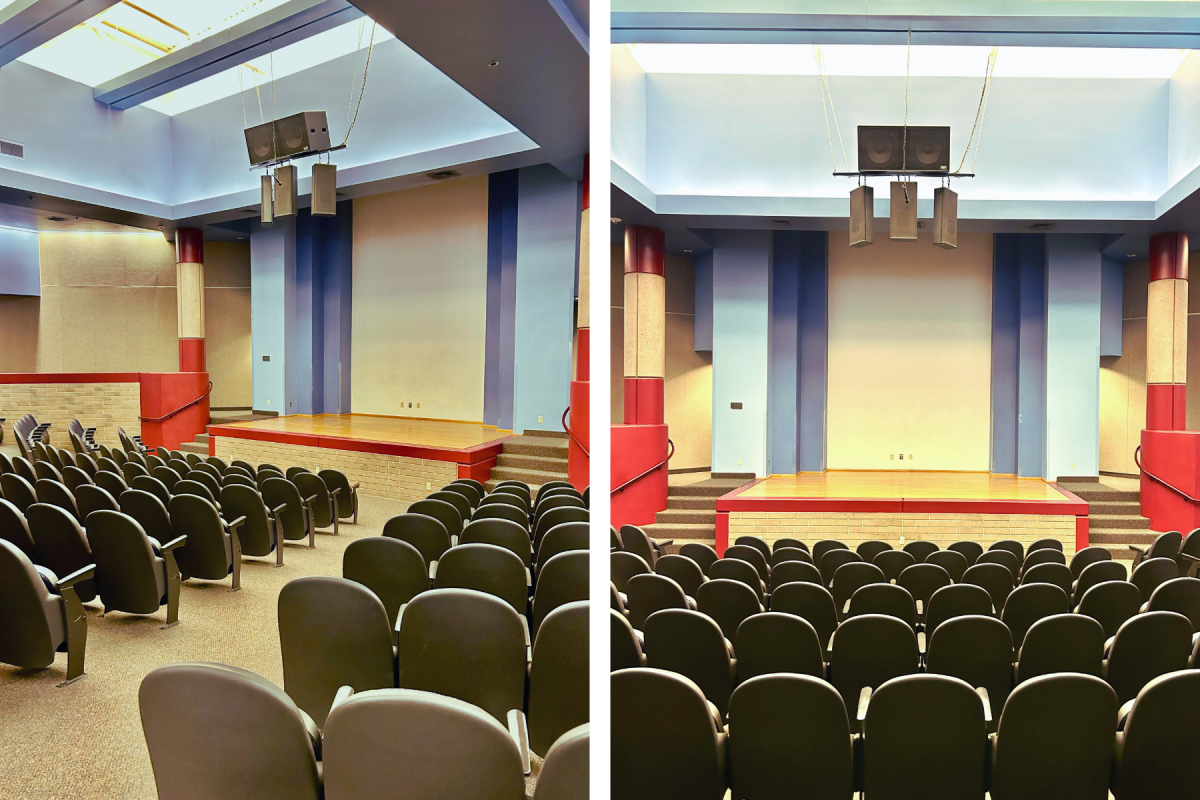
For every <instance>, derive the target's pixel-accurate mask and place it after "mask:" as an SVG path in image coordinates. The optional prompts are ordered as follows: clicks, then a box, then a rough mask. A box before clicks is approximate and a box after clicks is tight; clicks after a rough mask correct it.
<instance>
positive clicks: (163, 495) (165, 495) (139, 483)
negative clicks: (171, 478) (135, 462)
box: [129, 475, 178, 503]
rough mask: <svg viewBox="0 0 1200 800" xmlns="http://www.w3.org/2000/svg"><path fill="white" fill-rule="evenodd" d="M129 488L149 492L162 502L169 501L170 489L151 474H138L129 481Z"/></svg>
mask: <svg viewBox="0 0 1200 800" xmlns="http://www.w3.org/2000/svg"><path fill="white" fill-rule="evenodd" d="M176 483H178V481H176ZM129 488H131V489H138V490H139V491H143V492H149V493H150V494H152V495H154V496H155V497H157V498H158V499H159V500H161V501H162V502H163V503H169V502H171V491H170V490H169V489H168V488H167V485H166V484H165V483H163V482H162V481H160V480H159V479H158V478H155V477H154V476H152V475H138V476H137V477H136V478H134V479H133V480H132V481H130V482H129Z"/></svg>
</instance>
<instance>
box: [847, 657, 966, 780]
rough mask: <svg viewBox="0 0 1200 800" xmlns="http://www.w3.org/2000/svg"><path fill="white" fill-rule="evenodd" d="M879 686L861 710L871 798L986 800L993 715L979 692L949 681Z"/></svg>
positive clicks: (916, 678) (907, 679) (916, 679)
mask: <svg viewBox="0 0 1200 800" xmlns="http://www.w3.org/2000/svg"><path fill="white" fill-rule="evenodd" d="M839 637H840V634H839ZM866 685H868V686H870V685H871V684H866ZM874 686H875V688H874V690H873V691H872V692H871V693H870V696H869V697H868V698H867V699H866V703H865V705H866V709H865V714H864V713H862V709H861V707H860V716H861V717H862V718H863V721H862V728H863V737H862V741H863V792H864V794H865V796H866V797H870V798H872V799H873V800H878V798H884V799H885V800H886V799H888V798H894V799H895V800H926V799H927V798H979V800H982V798H983V796H984V758H985V754H986V752H987V731H986V719H987V717H988V713H987V710H986V706H985V704H984V701H983V700H982V699H981V698H980V696H979V695H978V694H977V693H976V692H975V690H974V688H972V687H971V686H970V685H968V684H967V683H966V682H964V681H961V680H958V679H957V678H950V677H946V676H944V675H906V676H903V677H897V678H894V679H892V680H888V681H887V682H885V683H883V684H882V685H879V684H875V685H874ZM843 697H844V695H843ZM855 706H856V707H859V704H858V703H857V702H856V703H855Z"/></svg>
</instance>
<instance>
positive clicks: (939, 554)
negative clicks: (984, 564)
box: [925, 550, 971, 583]
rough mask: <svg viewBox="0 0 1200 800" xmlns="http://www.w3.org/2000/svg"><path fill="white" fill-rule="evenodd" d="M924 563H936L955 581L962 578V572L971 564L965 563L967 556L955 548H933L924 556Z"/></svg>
mask: <svg viewBox="0 0 1200 800" xmlns="http://www.w3.org/2000/svg"><path fill="white" fill-rule="evenodd" d="M925 563H926V564H937V565H938V566H939V567H941V568H942V569H944V570H946V572H948V573H949V574H950V580H952V581H954V582H955V583H958V582H959V581H961V580H962V576H963V573H964V572H966V571H967V569H968V568H969V567H970V566H971V565H970V564H968V563H967V557H966V556H964V555H963V554H962V553H960V552H958V551H957V550H935V551H934V552H932V553H930V554H929V555H927V556H925Z"/></svg>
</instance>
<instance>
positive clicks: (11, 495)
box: [0, 472, 37, 513]
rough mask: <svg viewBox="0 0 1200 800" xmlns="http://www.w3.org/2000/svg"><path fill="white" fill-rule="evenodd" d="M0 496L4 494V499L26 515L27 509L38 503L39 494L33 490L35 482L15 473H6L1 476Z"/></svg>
mask: <svg viewBox="0 0 1200 800" xmlns="http://www.w3.org/2000/svg"><path fill="white" fill-rule="evenodd" d="M34 480H35V481H36V480H37V479H36V478H35V479H34ZM0 494H3V495H4V499H5V500H7V501H8V502H10V503H12V504H13V505H14V506H16V508H17V510H18V511H20V512H21V513H25V509H27V508H29V507H30V506H31V505H33V504H34V503H36V502H37V492H35V491H34V489H33V482H31V481H28V480H26V479H25V478H23V477H21V476H20V475H18V474H16V473H15V472H6V473H5V474H3V475H0Z"/></svg>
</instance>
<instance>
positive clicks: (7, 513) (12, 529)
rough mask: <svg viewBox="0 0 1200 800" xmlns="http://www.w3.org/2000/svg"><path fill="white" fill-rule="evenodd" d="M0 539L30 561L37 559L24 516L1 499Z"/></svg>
mask: <svg viewBox="0 0 1200 800" xmlns="http://www.w3.org/2000/svg"><path fill="white" fill-rule="evenodd" d="M0 539H2V540H4V541H6V542H8V543H9V544H11V545H13V546H14V547H16V548H17V549H18V550H20V551H21V552H22V553H24V554H25V557H26V558H28V559H29V560H30V561H32V560H34V559H35V558H37V549H36V548H35V547H34V544H33V536H31V535H30V533H29V523H28V522H26V521H25V515H24V514H22V513H21V510H20V509H19V508H17V507H16V506H14V505H13V504H12V503H10V502H8V501H7V500H5V499H3V498H0ZM64 577H66V576H64Z"/></svg>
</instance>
